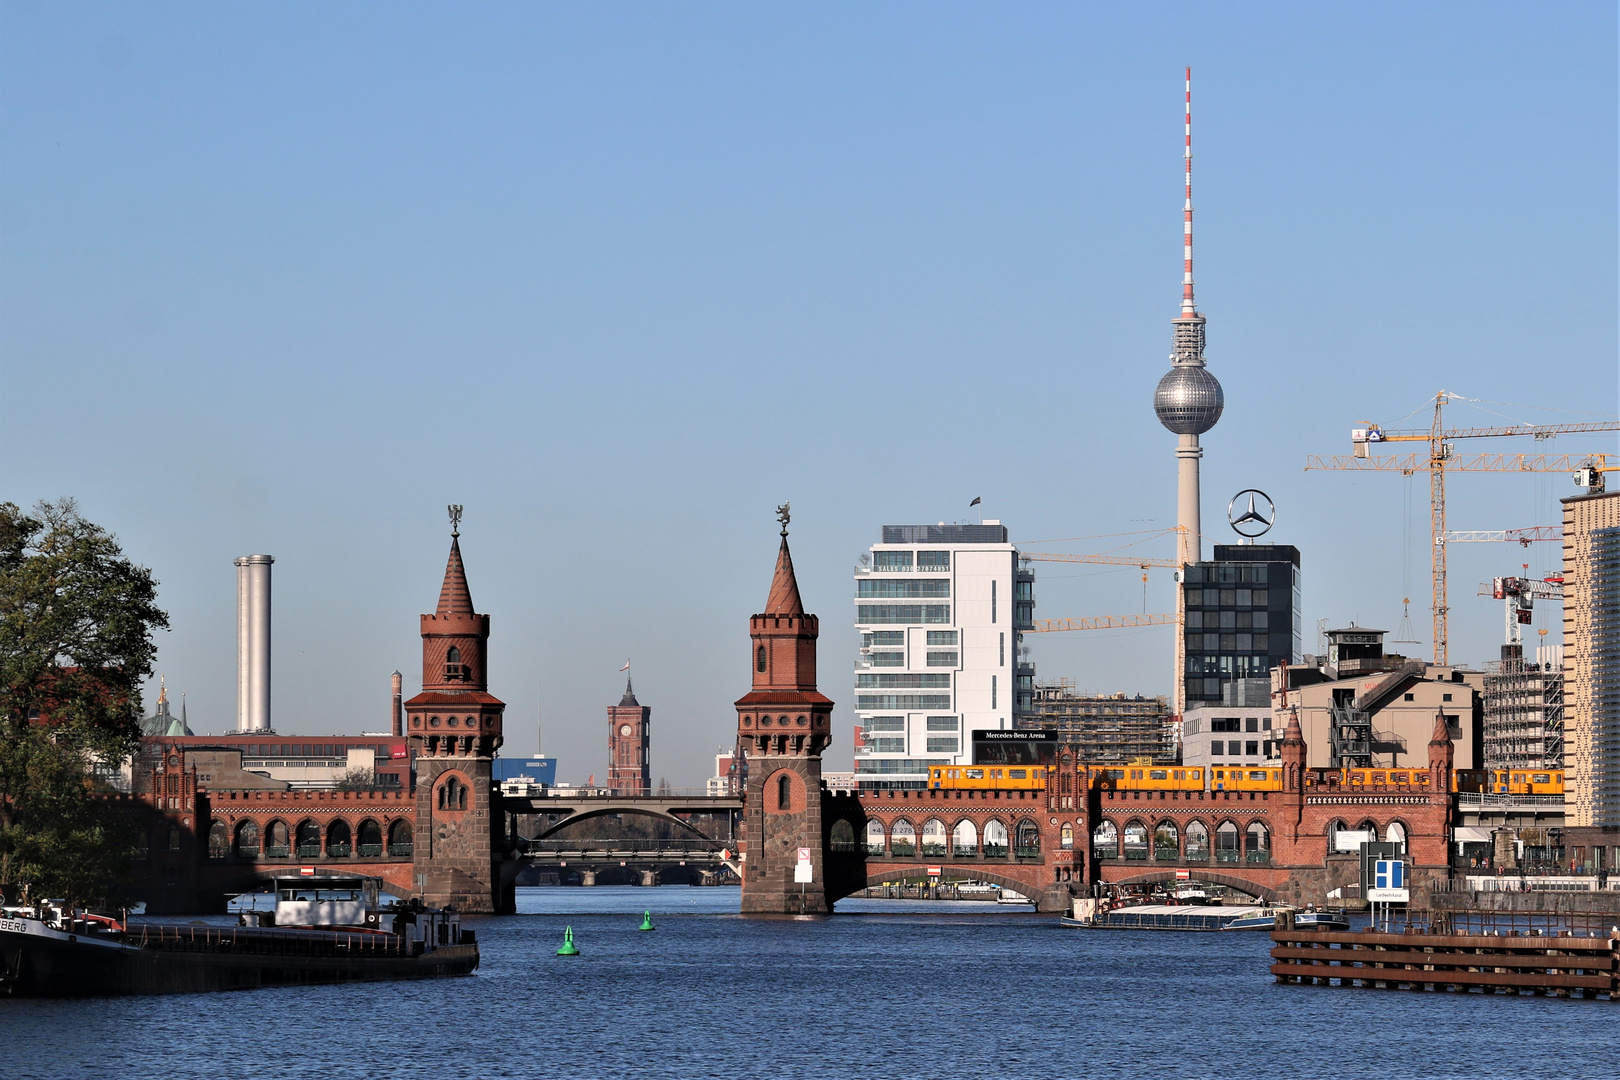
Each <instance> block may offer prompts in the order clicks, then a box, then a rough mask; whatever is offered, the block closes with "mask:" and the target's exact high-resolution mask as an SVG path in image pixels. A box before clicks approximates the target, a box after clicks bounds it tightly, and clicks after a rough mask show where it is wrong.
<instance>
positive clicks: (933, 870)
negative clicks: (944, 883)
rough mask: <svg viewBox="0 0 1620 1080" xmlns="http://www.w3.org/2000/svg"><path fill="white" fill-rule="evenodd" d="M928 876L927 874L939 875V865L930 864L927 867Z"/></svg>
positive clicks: (931, 875)
mask: <svg viewBox="0 0 1620 1080" xmlns="http://www.w3.org/2000/svg"><path fill="white" fill-rule="evenodd" d="M928 876H929V877H939V867H937V866H930V867H929V868H928Z"/></svg>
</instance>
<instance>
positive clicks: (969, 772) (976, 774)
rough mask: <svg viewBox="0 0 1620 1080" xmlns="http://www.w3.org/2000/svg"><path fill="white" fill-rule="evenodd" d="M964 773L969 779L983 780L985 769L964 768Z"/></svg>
mask: <svg viewBox="0 0 1620 1080" xmlns="http://www.w3.org/2000/svg"><path fill="white" fill-rule="evenodd" d="M962 775H963V776H966V777H967V778H968V779H969V780H983V779H984V770H983V769H963V770H962Z"/></svg>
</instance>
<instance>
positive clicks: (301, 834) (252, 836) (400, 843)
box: [169, 818, 412, 859]
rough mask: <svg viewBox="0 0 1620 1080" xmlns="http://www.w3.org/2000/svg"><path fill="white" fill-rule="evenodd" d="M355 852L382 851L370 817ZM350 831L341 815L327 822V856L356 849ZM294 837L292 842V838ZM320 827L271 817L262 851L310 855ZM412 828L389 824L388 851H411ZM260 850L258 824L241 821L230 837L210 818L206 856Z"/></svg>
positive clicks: (173, 842) (316, 848)
mask: <svg viewBox="0 0 1620 1080" xmlns="http://www.w3.org/2000/svg"><path fill="white" fill-rule="evenodd" d="M358 832H359V837H358V839H359V845H358V852H357V853H358V854H360V855H362V856H377V855H381V854H383V830H382V826H381V825H380V824H378V823H377V822H376V821H374V820H372V819H371V818H367V819H366V820H364V821H362V822H361V823H360V828H359V830H358ZM352 838H353V834H351V832H350V830H349V823H348V822H347V821H343V820H341V819H339V820H337V821H334V822H332V824H331V825H329V826H327V829H326V836H325V840H326V843H325V853H326V855H327V856H328V857H331V858H348V857H349V855H351V854H353V853H356V847H355V845H354V844H353V843H351V839H352ZM294 840H296V841H297V843H296V846H295V845H294V843H293V841H294ZM321 840H322V837H321V827H320V826H319V825H317V824H316V823H315V822H313V821H301V822H299V823H298V826H297V829H296V831H293V830H289V829H288V828H287V823H286V822H284V821H272V822H271V823H270V824H269V825H268V826H266V827H265V830H264V835H263V841H264V853H265V854H266V855H268V856H270V857H272V858H282V857H286V856H289V855H292V854H294V853H296V854H297V855H299V856H300V857H302V858H313V857H315V856H317V855H320V854H321V851H322V843H321ZM411 841H412V831H411V823H410V822H408V821H405V820H404V819H401V820H399V821H396V822H394V823H393V825H391V826H389V829H388V848H389V852H388V853H389V854H390V855H409V854H411ZM169 846H170V847H171V848H173V847H177V846H178V843H177V838H176V837H175V836H174V835H173V834H172V833H171V836H170V838H169ZM259 850H260V834H259V826H258V824H257V823H255V822H252V821H244V822H241V823H240V824H239V825H237V827H236V833H235V837H234V840H233V838H232V834H231V831H230V827H229V826H227V825H226V824H225V822H223V821H214V822H212V823H211V824H210V825H209V826H208V857H209V858H211V859H223V858H225V857H226V856H228V855H232V854H234V855H236V856H237V857H239V858H256V857H257V856H258V854H259Z"/></svg>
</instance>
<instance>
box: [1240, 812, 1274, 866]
mask: <svg viewBox="0 0 1620 1080" xmlns="http://www.w3.org/2000/svg"><path fill="white" fill-rule="evenodd" d="M1247 840H1248V843H1247V844H1246V845H1245V846H1246V848H1247V850H1246V851H1245V853H1244V854H1245V855H1246V856H1247V859H1248V861H1249V862H1252V863H1268V862H1270V861H1271V834H1270V833H1268V832H1267V831H1266V827H1265V826H1264V825H1262V824H1260V823H1259V822H1258V821H1255V822H1251V823H1250V825H1249V828H1248V835H1247Z"/></svg>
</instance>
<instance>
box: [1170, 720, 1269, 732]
mask: <svg viewBox="0 0 1620 1080" xmlns="http://www.w3.org/2000/svg"><path fill="white" fill-rule="evenodd" d="M1209 730H1210V731H1212V732H1222V731H1270V730H1271V717H1269V716H1248V717H1238V716H1217V717H1215V718H1214V719H1212V720H1211V721H1210V722H1209ZM1188 734H1189V735H1196V734H1197V732H1196V731H1189V732H1188Z"/></svg>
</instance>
